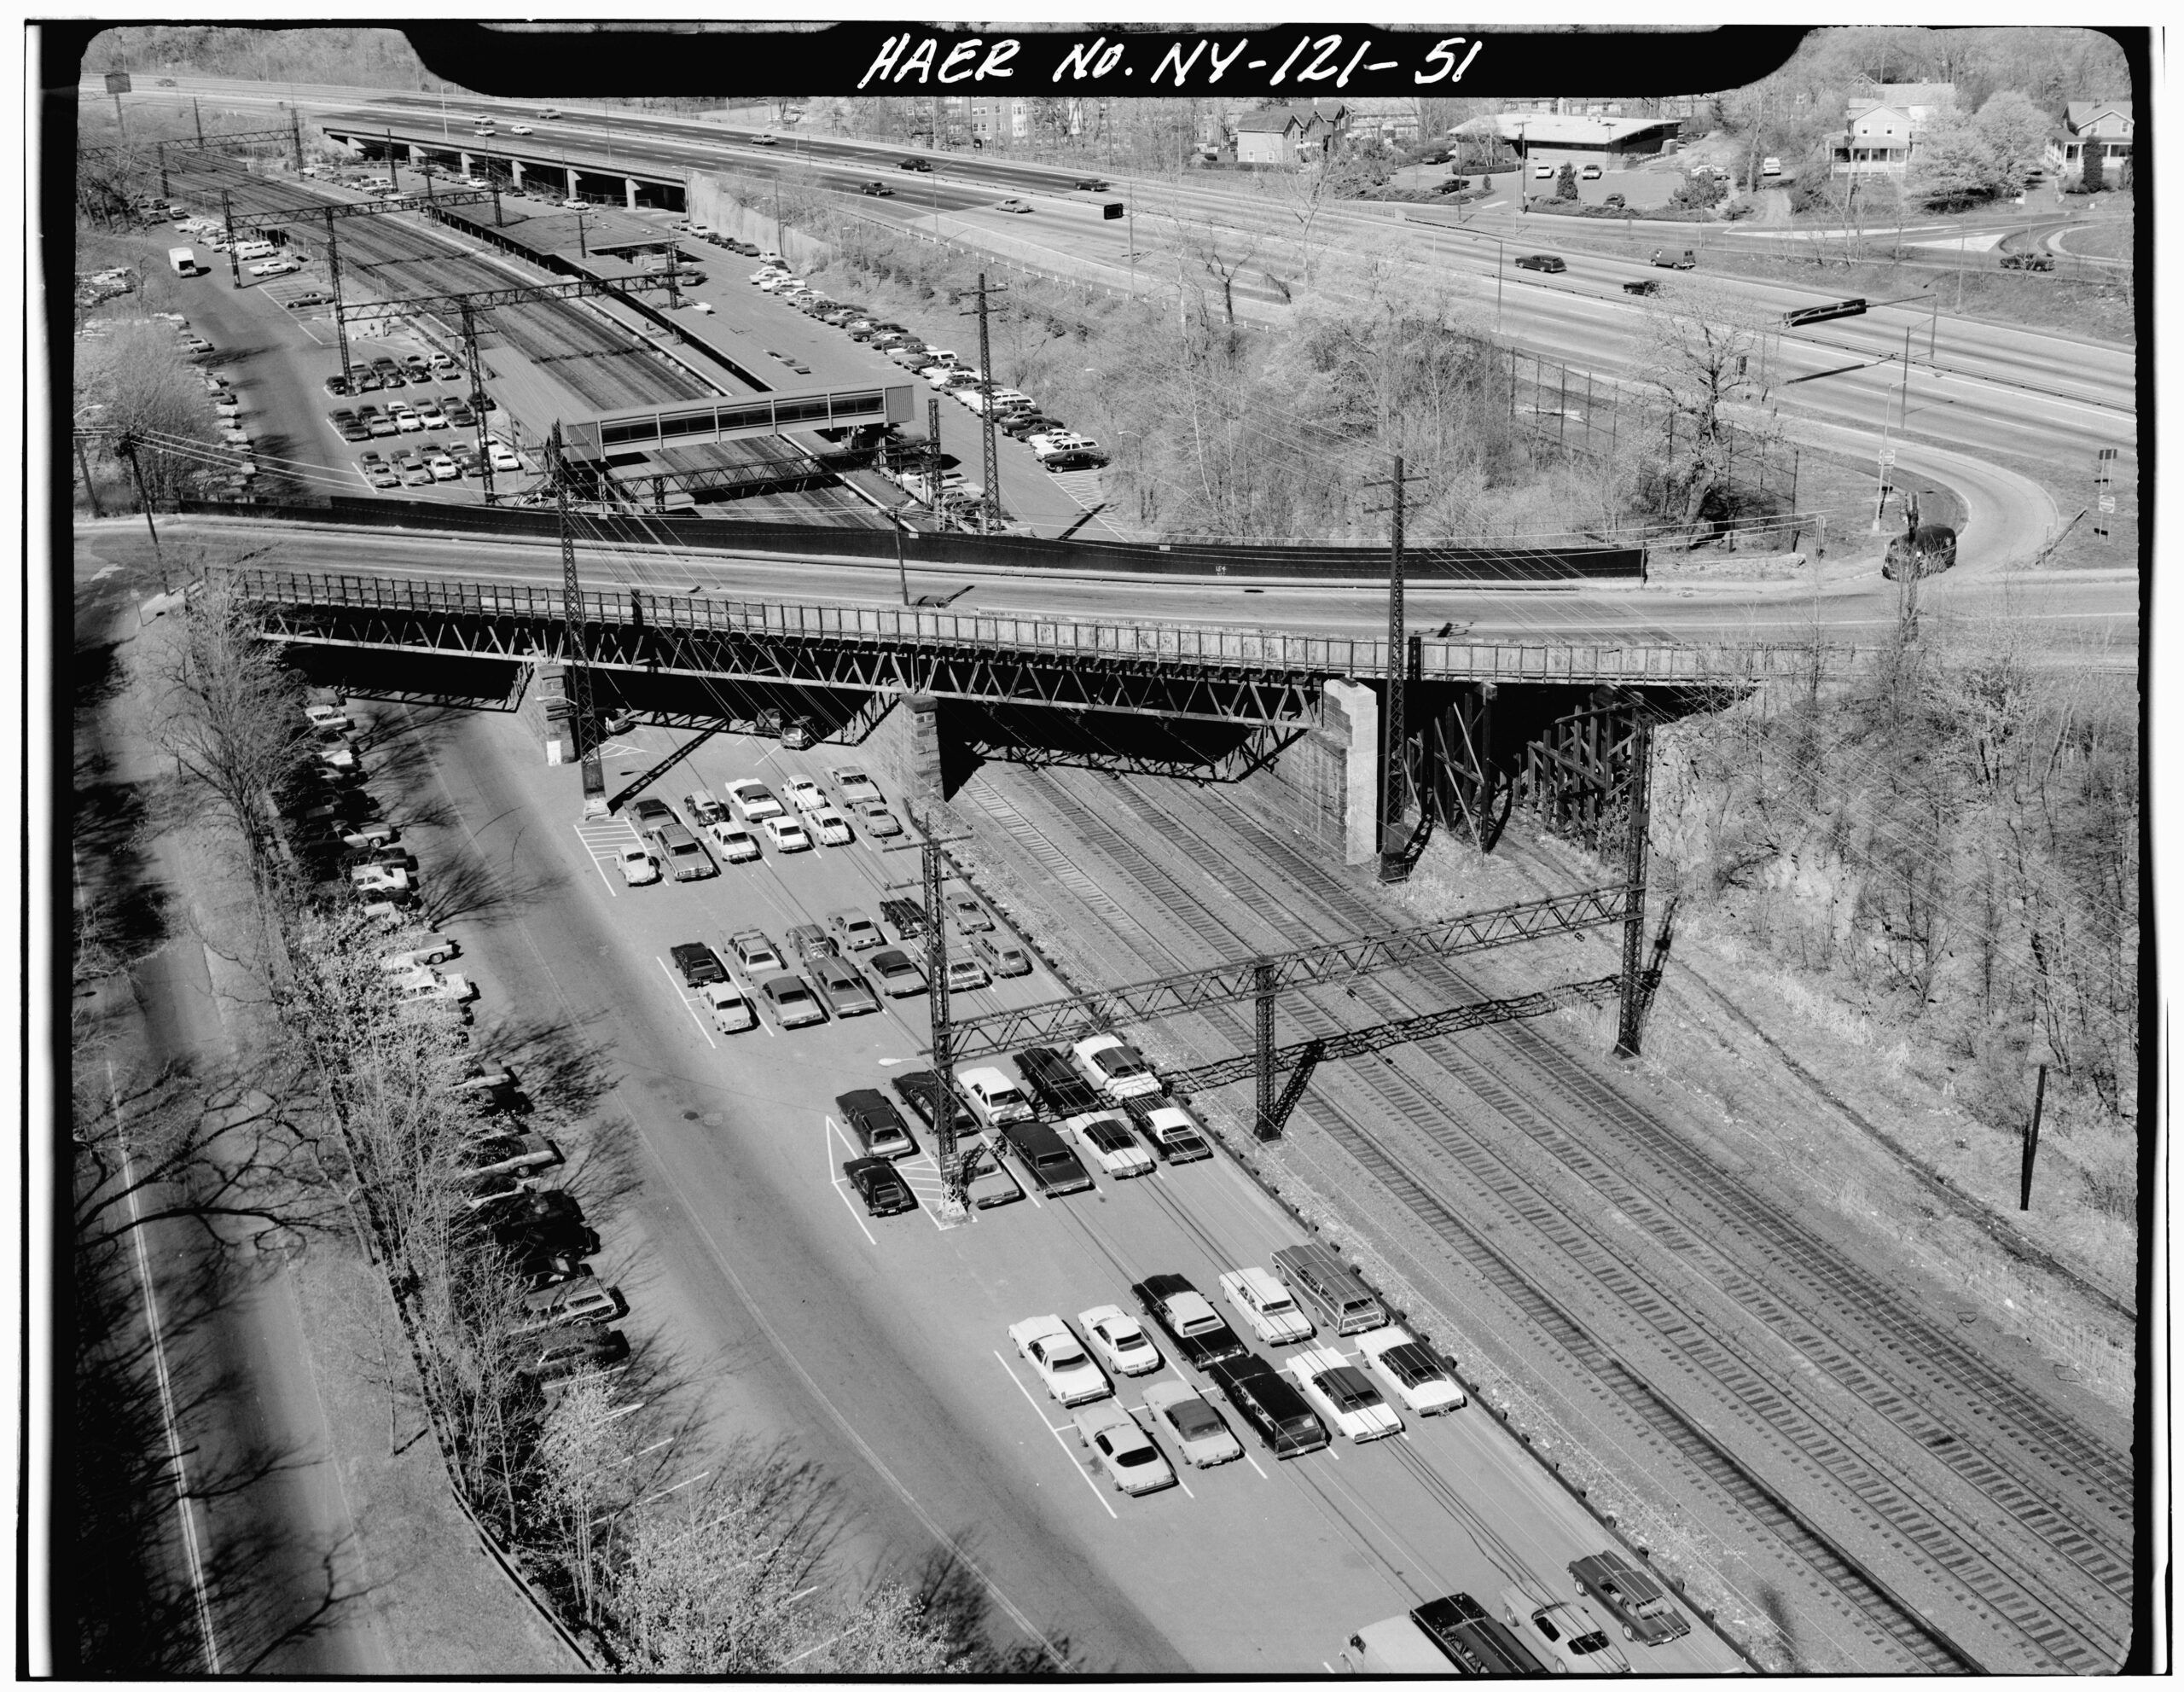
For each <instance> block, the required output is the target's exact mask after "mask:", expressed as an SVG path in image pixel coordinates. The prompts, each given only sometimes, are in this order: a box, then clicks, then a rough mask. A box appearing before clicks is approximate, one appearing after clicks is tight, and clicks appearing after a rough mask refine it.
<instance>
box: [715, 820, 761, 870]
mask: <svg viewBox="0 0 2184 1692" xmlns="http://www.w3.org/2000/svg"><path fill="white" fill-rule="evenodd" d="M706 834H707V835H708V836H709V837H710V838H711V839H712V843H713V844H714V845H715V846H718V847H719V848H720V855H721V857H722V858H724V859H726V860H727V861H728V862H729V863H750V862H751V861H752V859H753V858H758V857H759V856H761V853H760V852H759V850H758V836H757V835H755V834H752V832H751V831H750V830H749V829H745V828H742V827H740V826H739V825H738V824H736V823H712V825H710V826H709V827H708V828H707V829H706Z"/></svg>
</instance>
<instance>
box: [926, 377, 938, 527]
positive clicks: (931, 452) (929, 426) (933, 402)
mask: <svg viewBox="0 0 2184 1692" xmlns="http://www.w3.org/2000/svg"><path fill="white" fill-rule="evenodd" d="M925 503H926V506H927V507H928V508H929V509H931V510H932V513H933V515H935V516H936V517H938V515H940V399H939V397H938V395H934V396H932V397H931V398H927V399H926V403H925Z"/></svg>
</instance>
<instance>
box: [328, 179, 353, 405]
mask: <svg viewBox="0 0 2184 1692" xmlns="http://www.w3.org/2000/svg"><path fill="white" fill-rule="evenodd" d="M326 277H327V285H328V287H329V288H332V289H333V290H334V340H335V342H336V343H337V344H338V345H339V346H340V349H341V385H342V387H345V388H353V387H355V386H356V382H355V380H354V377H355V371H354V369H353V368H352V367H351V364H350V362H349V325H348V323H347V321H346V319H345V318H344V317H342V315H341V246H340V241H337V240H336V239H335V238H334V208H333V207H332V206H328V207H327V208H326Z"/></svg>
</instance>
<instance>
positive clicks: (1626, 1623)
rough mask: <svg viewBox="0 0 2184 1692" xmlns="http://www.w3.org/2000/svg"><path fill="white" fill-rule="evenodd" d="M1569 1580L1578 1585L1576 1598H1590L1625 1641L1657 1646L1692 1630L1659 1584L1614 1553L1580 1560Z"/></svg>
mask: <svg viewBox="0 0 2184 1692" xmlns="http://www.w3.org/2000/svg"><path fill="white" fill-rule="evenodd" d="M1570 1577H1571V1579H1573V1580H1575V1581H1576V1582H1577V1596H1579V1597H1581V1598H1590V1599H1591V1600H1592V1601H1593V1602H1594V1603H1596V1604H1598V1605H1599V1606H1600V1608H1602V1609H1604V1610H1606V1612H1607V1613H1608V1614H1610V1615H1611V1616H1612V1617H1614V1618H1615V1619H1616V1621H1617V1622H1618V1624H1619V1625H1621V1627H1622V1629H1623V1637H1624V1638H1625V1639H1632V1640H1636V1641H1639V1642H1640V1643H1644V1644H1647V1645H1658V1644H1661V1643H1664V1642H1665V1641H1667V1640H1670V1639H1680V1638H1682V1637H1683V1636H1684V1635H1685V1634H1687V1633H1688V1632H1690V1631H1691V1624H1690V1623H1689V1622H1688V1621H1687V1620H1685V1619H1684V1618H1683V1616H1682V1613H1681V1612H1679V1611H1678V1610H1677V1608H1676V1606H1675V1605H1674V1604H1671V1603H1670V1602H1669V1597H1668V1594H1667V1593H1666V1592H1664V1591H1663V1590H1661V1584H1660V1582H1659V1581H1658V1580H1656V1579H1653V1576H1652V1575H1650V1574H1648V1573H1646V1572H1645V1571H1644V1570H1643V1569H1637V1568H1633V1567H1631V1566H1630V1565H1629V1563H1627V1562H1625V1561H1623V1558H1622V1557H1621V1556H1619V1555H1617V1554H1616V1553H1615V1552H1613V1551H1599V1552H1595V1553H1594V1555H1591V1556H1589V1557H1579V1558H1578V1559H1577V1561H1575V1562H1573V1563H1571V1565H1570Z"/></svg>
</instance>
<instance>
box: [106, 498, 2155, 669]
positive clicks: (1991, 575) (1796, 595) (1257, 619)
mask: <svg viewBox="0 0 2184 1692" xmlns="http://www.w3.org/2000/svg"><path fill="white" fill-rule="evenodd" d="M132 524H133V527H132ZM166 530H168V531H169V532H173V533H176V534H178V535H186V536H189V537H192V538H201V539H202V540H203V541H204V542H205V543H206V544H208V545H210V544H213V543H216V542H217V543H218V544H221V545H223V546H225V547H227V548H229V549H233V550H234V551H235V552H236V553H237V554H240V553H241V552H243V551H246V550H247V549H250V548H252V547H253V546H256V545H260V544H264V540H265V538H266V537H267V535H268V533H269V532H271V533H277V534H278V535H279V536H280V537H281V541H280V556H281V558H282V561H283V562H284V563H285V564H287V565H288V566H290V567H294V568H297V569H303V570H327V571H347V572H351V573H356V572H370V573H385V574H387V575H390V576H406V575H415V576H441V577H445V576H456V577H463V576H469V575H475V576H478V577H481V578H490V579H503V580H509V581H524V582H531V583H535V584H540V585H543V586H550V587H553V588H555V589H558V588H559V586H560V584H561V574H560V563H561V560H560V554H559V551H558V549H556V548H555V547H553V546H552V545H551V544H548V543H543V542H537V543H531V542H508V541H485V540H479V539H474V538H464V539H463V540H462V541H461V542H459V543H457V542H453V541H450V539H448V538H444V537H438V536H429V535H399V534H391V533H388V532H384V531H379V530H372V531H362V532H351V531H343V530H328V529H326V528H322V527H320V526H317V525H293V526H287V525H274V524H268V523H265V522H263V521H252V520H239V519H227V518H209V517H208V518H189V519H169V520H167V521H166ZM78 532H79V533H83V534H87V535H88V534H96V535H97V536H98V537H99V544H101V545H102V547H103V548H105V549H107V551H108V552H109V553H111V554H113V555H115V556H118V557H131V558H134V557H137V556H139V555H142V556H143V557H145V558H147V559H148V557H149V547H148V544H147V543H146V542H145V541H144V539H143V537H142V520H141V519H119V518H116V519H108V520H106V521H105V522H104V523H98V524H94V523H90V522H88V521H86V522H82V523H79V524H78ZM1861 540H1862V544H1861V545H1860V546H1859V547H1858V548H1857V549H1855V550H1854V551H1852V552H1851V553H1850V555H1848V556H1845V555H1844V546H1843V544H1841V542H1840V541H1838V542H1837V543H1836V544H1835V547H1834V549H1833V552H1832V554H1831V558H1830V560H1829V561H1823V562H1821V564H1820V565H1819V566H1818V567H1817V570H1816V572H1815V573H1812V574H1811V576H1810V579H1809V580H1807V581H1805V582H1802V583H1782V584H1748V583H1725V584H1721V585H1718V586H1711V585H1704V584H1691V585H1687V586H1684V585H1656V586H1653V587H1647V588H1637V587H1630V588H1623V587H1616V586H1611V587H1590V586H1589V587H1585V588H1582V589H1572V590H1566V591H1565V590H1537V589H1502V588H1496V587H1482V586H1463V587H1452V586H1443V585H1436V584H1432V583H1420V582H1417V581H1414V582H1412V583H1411V584H1410V585H1409V590H1408V591H1407V594H1406V608H1407V609H1408V612H1409V622H1410V625H1411V626H1412V627H1413V628H1414V629H1431V628H1433V627H1435V626H1438V625H1439V624H1440V623H1442V622H1443V621H1445V622H1448V623H1450V624H1453V625H1455V629H1456V631H1460V632H1461V633H1464V634H1467V635H1468V636H1471V637H1475V638H1478V639H1483V640H1504V639H1506V640H1525V639H1552V640H1583V639H1598V638H1619V639H1625V640H1632V641H1638V640H1645V639H1649V638H1651V639H1665V640H1676V641H1690V642H1704V641H1705V640H1708V639H1734V640H1747V639H1759V640H1786V641H1794V640H1798V639H1800V638H1805V637H1809V636H1810V634H1811V632H1812V631H1813V629H1814V627H1815V625H1818V626H1819V627H1820V628H1821V630H1822V631H1824V633H1825V634H1826V635H1827V637H1829V638H1832V639H1836V640H1845V641H1853V642H1870V641H1872V640H1874V639H1876V638H1877V637H1879V633H1880V632H1881V631H1884V630H1885V629H1887V628H1890V627H1892V626H1893V625H1894V623H1895V620H1896V586H1895V584H1893V583H1891V582H1884V581H1883V580H1882V579H1881V577H1880V573H1879V560H1878V555H1877V554H1878V547H1879V543H1878V541H1876V540H1875V539H1874V538H1872V537H1870V536H1867V537H1862V538H1861ZM920 548H921V552H920V555H919V558H918V560H917V562H916V563H915V566H914V567H913V568H912V570H911V572H910V592H911V593H912V595H913V596H916V595H920V594H926V593H934V592H941V593H947V592H953V591H955V590H959V589H965V590H967V591H966V592H965V593H964V596H962V597H961V598H960V599H958V600H956V602H954V605H953V608H954V609H956V610H958V611H967V610H979V611H1010V612H1019V613H1029V614H1043V615H1057V616H1072V615H1075V616H1085V617H1092V618H1112V619H1117V620H1120V621H1124V622H1137V621H1145V620H1148V619H1149V620H1156V621H1164V622H1167V621H1173V622H1185V623H1207V624H1213V625H1218V626H1222V627H1250V628H1272V629H1290V630H1293V631H1298V632H1308V633H1320V634H1327V633H1333V634H1345V633H1354V634H1358V635H1372V634H1375V633H1379V632H1383V631H1385V628H1386V619H1387V610H1386V593H1385V588H1384V587H1381V586H1380V585H1377V584H1375V585H1357V584H1340V585H1323V586H1315V585H1277V586H1270V587H1268V588H1266V589H1264V590H1258V589H1253V588H1249V587H1238V586H1236V585H1234V584H1231V583H1229V582H1224V581H1219V580H1213V581H1207V580H1194V579H1165V578H1162V579H1123V580H1118V579H1112V578H1102V577H1099V576H1094V575H1089V574H1076V573H1069V574H1058V575H1056V576H1055V577H1054V578H1052V579H1046V578H1042V579H1040V580H1039V581H1038V583H1037V584H1036V586H1034V585H1032V584H1027V583H1026V582H1025V579H1024V577H1023V575H1022V574H1021V573H1019V572H1012V571H1007V570H989V569H980V568H974V567H964V566H949V567H937V566H936V563H935V560H934V555H935V554H936V552H938V550H939V549H938V547H936V546H935V545H934V544H932V542H930V541H926V542H921V543H920ZM583 567H584V570H585V572H586V573H587V579H589V580H590V581H591V582H593V583H594V584H595V585H596V584H604V583H619V584H629V585H659V586H662V587H664V588H665V589H666V590H669V591H674V592H683V591H687V590H688V588H689V586H690V584H692V583H693V582H694V581H695V582H700V583H702V584H705V585H706V586H707V587H708V588H710V589H712V590H716V591H718V592H722V593H728V594H737V595H745V596H754V597H769V598H778V599H781V600H789V601H799V602H827V603H842V604H855V605H893V604H897V603H899V602H900V595H899V590H898V589H897V582H896V573H895V566H894V563H893V561H892V560H888V561H863V560H857V561H849V560H843V561H824V560H813V559H768V558H758V557H743V556H738V555H732V554H724V555H718V556H715V555H712V554H693V555H680V556H677V558H676V559H675V560H674V561H673V562H672V564H671V565H670V564H668V563H665V562H664V561H659V560H657V559H654V558H652V557H650V556H648V555H645V554H643V553H637V552H627V553H625V552H621V551H619V550H617V551H612V552H610V551H606V550H603V549H590V550H588V551H587V552H586V554H585V555H584V562H583ZM1920 591H1921V596H1922V597H1921V603H1922V605H1923V606H1924V607H1925V608H1926V609H1927V610H1928V611H1929V612H1931V613H1937V614H1940V615H1948V614H1950V613H1956V614H1961V615H1963V616H1966V617H1975V618H1976V617H1985V616H1990V615H1994V614H1997V613H2005V612H2006V613H2008V614H2009V615H2010V616H2012V617H2013V618H2016V619H2029V620H2031V621H2036V622H2037V621H2045V622H2047V623H2048V624H2050V625H2053V628H2054V629H2055V631H2057V635H2056V638H2057V642H2058V643H2059V644H2061V645H2067V644H2070V643H2071V642H2073V640H2074V639H2075V638H2077V637H2080V636H2082V639H2083V640H2084V641H2085V642H2088V643H2094V642H2100V643H2104V644H2106V645H2107V646H2109V647H2111V648H2114V649H2116V650H2117V651H2118V652H2119V653H2120V654H2121V655H2122V656H2123V657H2124V658H2126V659H2131V660H2132V661H2135V657H2134V656H2133V655H2134V654H2135V649H2136V642H2137V631H2138V619H2139V614H2140V606H2139V584H2138V578H2137V575H2136V573H2135V572H2134V571H2131V570H2128V569H2117V570H2114V571H2100V572H2091V571H2087V572H2034V571H2022V572H2011V573H2002V572H1999V571H1984V570H1972V569H1968V568H1967V569H1966V570H1964V571H1962V572H1960V573H1956V574H1953V575H1951V576H1946V577H1940V578H1937V579H1933V580H1931V581H1929V582H1927V583H1925V584H1922V587H1921V590H1920Z"/></svg>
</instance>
